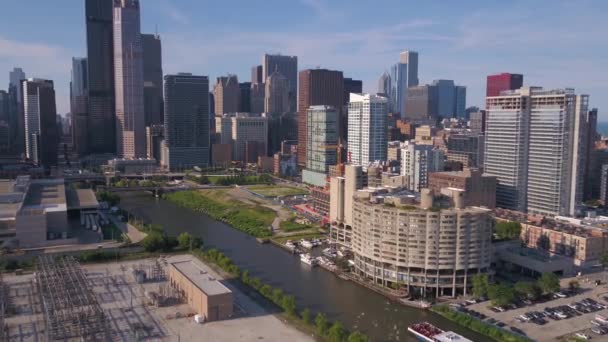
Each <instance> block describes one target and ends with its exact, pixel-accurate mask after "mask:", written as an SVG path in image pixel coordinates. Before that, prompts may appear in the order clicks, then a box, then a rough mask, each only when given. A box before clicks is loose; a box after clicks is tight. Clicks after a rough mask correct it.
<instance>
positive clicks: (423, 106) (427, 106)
mask: <svg viewBox="0 0 608 342" xmlns="http://www.w3.org/2000/svg"><path fill="white" fill-rule="evenodd" d="M405 102H406V104H407V108H408V109H407V115H406V116H405V119H406V120H409V121H411V122H414V123H435V121H437V118H438V116H439V94H438V90H437V87H436V86H433V85H422V86H414V87H409V88H408V89H407V91H406V97H405ZM402 117H403V115H402Z"/></svg>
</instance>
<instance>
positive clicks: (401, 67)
mask: <svg viewBox="0 0 608 342" xmlns="http://www.w3.org/2000/svg"><path fill="white" fill-rule="evenodd" d="M391 81H392V82H393V84H392V86H391V92H392V93H391V96H390V98H391V101H392V106H393V111H395V112H398V113H400V114H401V117H402V118H405V117H406V114H407V109H406V105H405V95H406V91H407V88H409V87H412V86H417V85H418V52H415V51H407V50H406V51H403V52H402V53H400V54H399V63H397V64H395V65H393V66H392V67H391Z"/></svg>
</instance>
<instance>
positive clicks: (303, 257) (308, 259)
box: [300, 253, 319, 266]
mask: <svg viewBox="0 0 608 342" xmlns="http://www.w3.org/2000/svg"><path fill="white" fill-rule="evenodd" d="M300 261H302V262H303V263H305V264H307V265H310V266H317V264H318V262H319V261H318V260H317V258H315V257H313V256H311V255H310V254H308V253H303V254H300Z"/></svg>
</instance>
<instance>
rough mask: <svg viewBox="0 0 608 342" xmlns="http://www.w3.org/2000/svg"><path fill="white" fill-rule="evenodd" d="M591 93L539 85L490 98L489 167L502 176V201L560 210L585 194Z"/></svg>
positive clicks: (568, 210) (551, 212)
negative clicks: (545, 87) (553, 88)
mask: <svg viewBox="0 0 608 342" xmlns="http://www.w3.org/2000/svg"><path fill="white" fill-rule="evenodd" d="M588 99H589V97H588V96H587V95H576V94H575V93H574V90H573V89H558V90H548V91H546V90H543V89H542V88H538V87H530V88H521V89H518V90H511V91H504V92H502V93H501V94H500V96H493V97H488V98H487V100H486V102H487V104H486V108H487V121H486V127H487V129H486V150H485V163H484V170H485V173H486V174H488V175H491V176H496V177H497V180H498V186H497V191H496V202H497V206H499V207H504V208H508V209H515V210H520V211H527V212H529V213H535V214H541V215H548V216H556V215H567V216H572V215H574V214H575V211H576V205H577V204H579V203H580V202H581V200H582V190H583V186H582V182H583V175H584V171H585V170H584V169H585V148H586V146H585V144H584V143H583V140H584V138H585V137H584V132H585V130H586V119H585V116H586V115H587V106H588Z"/></svg>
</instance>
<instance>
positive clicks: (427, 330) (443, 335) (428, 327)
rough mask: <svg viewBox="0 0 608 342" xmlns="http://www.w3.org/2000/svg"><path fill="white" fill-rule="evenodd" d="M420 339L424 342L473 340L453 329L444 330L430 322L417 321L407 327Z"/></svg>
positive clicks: (462, 341)
mask: <svg viewBox="0 0 608 342" xmlns="http://www.w3.org/2000/svg"><path fill="white" fill-rule="evenodd" d="M407 330H408V331H409V332H411V333H412V334H414V336H416V338H417V339H418V340H419V341H424V342H473V341H471V340H469V339H467V338H466V337H464V336H462V335H459V334H457V333H455V332H453V331H444V330H442V329H439V328H437V327H436V326H434V325H432V324H431V323H428V322H420V323H415V324H412V325H410V326H409V327H407Z"/></svg>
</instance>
